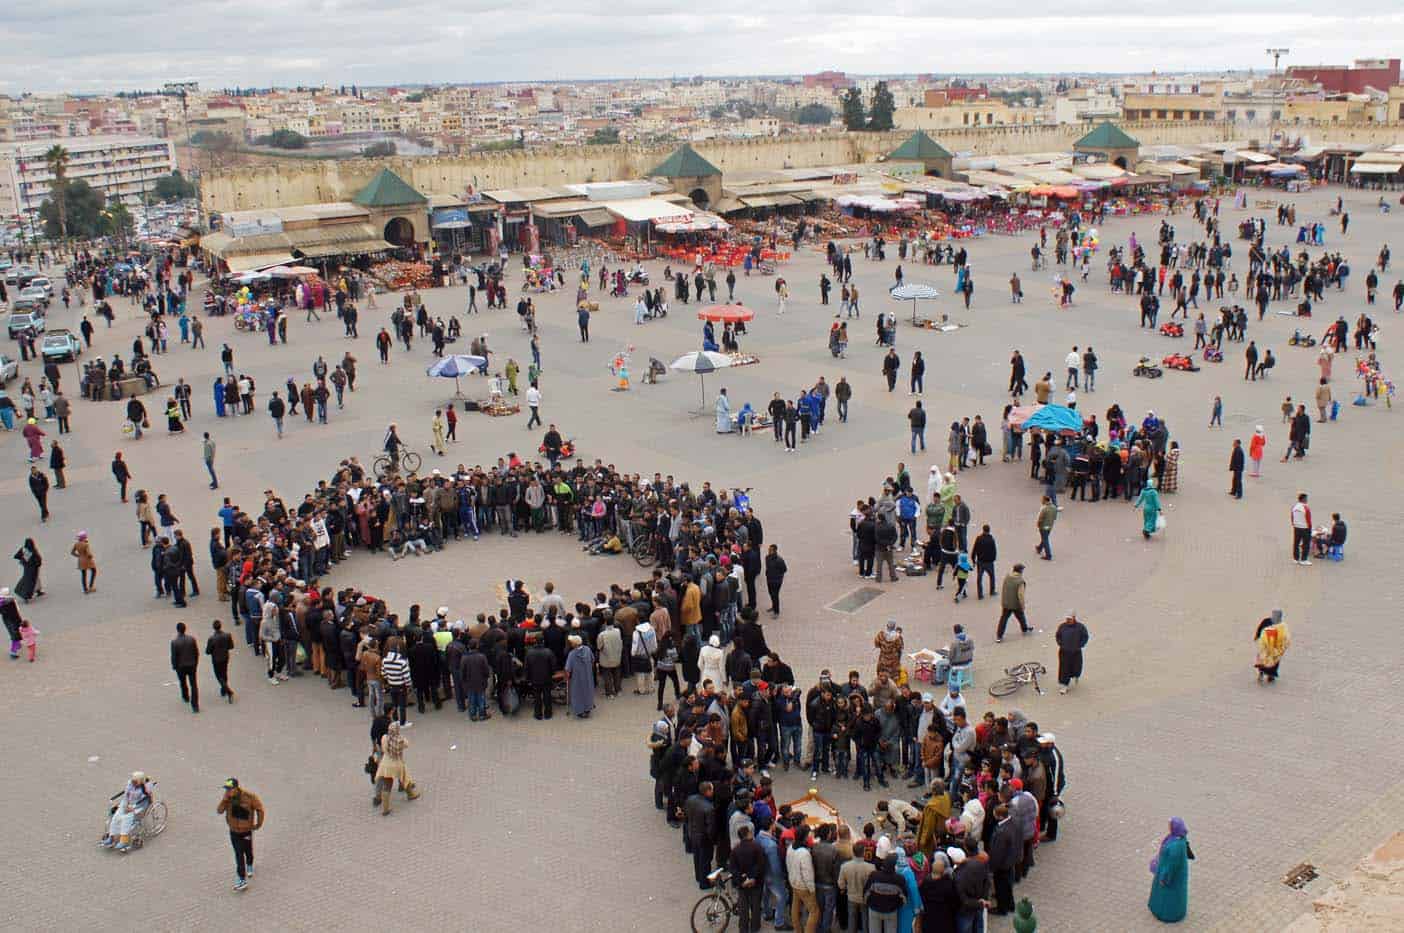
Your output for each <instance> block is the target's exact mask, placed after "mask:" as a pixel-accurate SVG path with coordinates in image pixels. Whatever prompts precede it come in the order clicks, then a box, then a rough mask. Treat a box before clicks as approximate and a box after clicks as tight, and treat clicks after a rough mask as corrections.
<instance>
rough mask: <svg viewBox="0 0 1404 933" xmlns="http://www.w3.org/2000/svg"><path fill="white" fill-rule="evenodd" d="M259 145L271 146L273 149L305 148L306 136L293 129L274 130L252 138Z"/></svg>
mask: <svg viewBox="0 0 1404 933" xmlns="http://www.w3.org/2000/svg"><path fill="white" fill-rule="evenodd" d="M254 142H255V143H257V144H258V145H260V146H272V147H273V148H274V149H306V148H307V137H306V136H303V135H302V134H301V133H297V132H294V131H293V130H274V131H273V132H271V133H269V134H268V135H267V136H260V137H258V139H255V140H254Z"/></svg>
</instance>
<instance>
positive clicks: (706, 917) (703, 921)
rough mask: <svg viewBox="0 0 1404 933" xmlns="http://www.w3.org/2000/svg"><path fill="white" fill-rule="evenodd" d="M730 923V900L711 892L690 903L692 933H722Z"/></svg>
mask: <svg viewBox="0 0 1404 933" xmlns="http://www.w3.org/2000/svg"><path fill="white" fill-rule="evenodd" d="M730 923H731V901H729V900H727V898H726V895H724V894H719V893H713V894H708V895H707V896H706V897H704V898H702V899H701V900H699V901H698V902H697V903H696V904H694V905H692V933H723V931H724V930H726V928H727V926H728V925H730Z"/></svg>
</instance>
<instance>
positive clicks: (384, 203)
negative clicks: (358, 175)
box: [351, 168, 429, 207]
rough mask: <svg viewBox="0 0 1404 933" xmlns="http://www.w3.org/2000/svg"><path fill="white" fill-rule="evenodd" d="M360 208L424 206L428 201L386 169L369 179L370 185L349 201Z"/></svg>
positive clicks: (407, 183)
mask: <svg viewBox="0 0 1404 933" xmlns="http://www.w3.org/2000/svg"><path fill="white" fill-rule="evenodd" d="M351 200H352V201H354V202H355V203H357V204H359V205H361V206H362V207H397V206H399V205H401V204H426V203H428V201H429V199H428V198H426V197H425V196H424V195H422V194H420V193H419V192H418V191H415V190H414V189H413V188H411V187H410V185H409V182H407V181H405V180H404V179H403V178H401V177H400V176H399V175H396V174H395V173H394V172H392V171H390V170H389V169H388V168H383V169H381V170H380V174H379V175H376V176H375V177H374V178H372V179H371V182H370V184H368V185H366V186H365V187H364V188H362V189H361V191H360V193H359V194H357V195H356V196H355V197H354V198H352V199H351Z"/></svg>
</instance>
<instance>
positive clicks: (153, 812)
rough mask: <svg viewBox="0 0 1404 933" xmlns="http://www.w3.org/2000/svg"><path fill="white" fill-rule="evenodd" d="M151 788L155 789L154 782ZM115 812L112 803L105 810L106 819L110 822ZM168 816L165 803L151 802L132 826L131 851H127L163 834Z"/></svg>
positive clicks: (114, 805)
mask: <svg viewBox="0 0 1404 933" xmlns="http://www.w3.org/2000/svg"><path fill="white" fill-rule="evenodd" d="M151 786H152V787H153V788H155V786H156V782H155V781H152V782H151ZM120 796H121V794H118V795H117V797H120ZM117 797H113V798H112V799H113V800H116V799H117ZM116 812H117V805H116V804H115V803H114V804H113V805H112V806H110V807H108V808H107V819H108V820H111V819H112V814H114V813H116ZM168 816H169V811H167V809H166V802H165V801H164V800H155V801H153V802H152V804H151V806H149V807H147V808H146V811H145V812H144V813H142V815H141V817H140V818H138V819H137V821H136V823H135V824H133V826H132V834H131V849H130V850H128V851H131V850H135V849H140V848H141V847H142V846H143V845H145V844H146V843H147V841H148V840H151V839H155V838H156V837H157V836H159V835H161V834H162V833H163V832H165V831H166V819H167V817H168ZM103 825H104V826H106V823H104V824H103Z"/></svg>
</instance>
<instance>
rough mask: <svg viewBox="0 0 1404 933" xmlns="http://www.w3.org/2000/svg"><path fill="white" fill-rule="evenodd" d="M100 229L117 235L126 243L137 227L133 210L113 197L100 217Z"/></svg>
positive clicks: (108, 234)
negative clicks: (133, 217)
mask: <svg viewBox="0 0 1404 933" xmlns="http://www.w3.org/2000/svg"><path fill="white" fill-rule="evenodd" d="M98 229H99V231H100V232H101V233H102V234H103V235H105V236H110V237H116V238H117V240H118V241H119V242H121V243H122V244H123V245H125V244H126V242H127V238H128V237H130V236H131V235H132V233H133V231H134V230H135V229H136V221H135V220H133V219H132V212H131V211H129V210H127V205H125V204H123V203H122V202H121V201H119V200H118V199H116V198H113V199H111V200H109V201H108V202H107V210H105V211H103V212H102V214H101V215H100V216H99V218H98Z"/></svg>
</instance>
